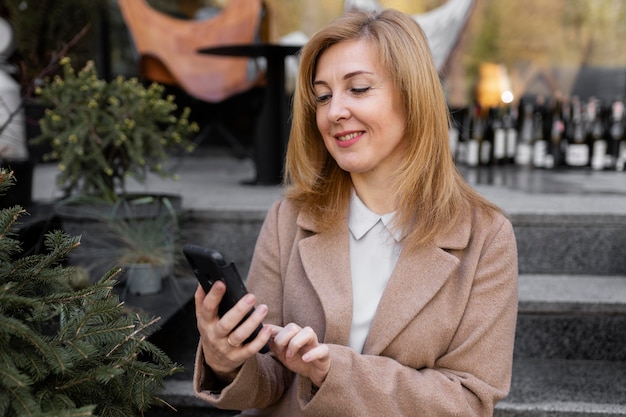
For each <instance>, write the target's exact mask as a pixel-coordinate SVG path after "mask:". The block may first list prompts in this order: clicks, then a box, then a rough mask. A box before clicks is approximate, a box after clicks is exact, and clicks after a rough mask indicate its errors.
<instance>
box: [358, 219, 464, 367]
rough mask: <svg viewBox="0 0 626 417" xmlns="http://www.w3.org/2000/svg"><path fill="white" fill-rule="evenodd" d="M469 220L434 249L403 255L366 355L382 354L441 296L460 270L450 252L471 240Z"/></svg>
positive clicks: (441, 239)
mask: <svg viewBox="0 0 626 417" xmlns="http://www.w3.org/2000/svg"><path fill="white" fill-rule="evenodd" d="M470 230H471V225H470V222H469V219H465V220H463V221H461V223H460V224H459V225H457V227H456V228H455V229H454V230H453V231H451V232H450V233H448V234H446V235H442V236H440V237H439V238H438V239H436V240H435V242H434V243H433V244H431V245H424V246H422V247H420V248H419V249H417V250H415V251H414V252H411V253H409V252H407V251H403V252H402V253H401V254H400V257H399V259H398V262H397V264H396V267H395V269H394V271H393V273H392V275H391V277H390V279H389V283H388V284H387V287H386V288H385V291H384V292H383V295H382V298H381V300H380V302H379V304H378V309H377V312H376V315H375V316H374V320H373V322H372V325H371V327H370V332H369V335H368V337H367V340H366V341H365V346H364V347H363V352H364V353H367V354H372V355H378V354H380V353H381V352H382V351H383V350H384V349H385V348H386V347H387V346H388V345H389V344H390V343H391V342H392V341H393V339H395V337H396V336H397V335H398V334H399V333H400V332H401V331H402V330H403V329H404V328H405V327H406V326H407V325H408V323H409V322H411V321H412V320H413V319H414V318H415V316H416V315H417V314H418V313H419V312H420V311H421V310H422V309H423V308H424V306H425V305H426V304H427V303H428V302H429V301H430V300H431V299H432V298H433V297H434V296H435V295H436V294H437V293H438V291H439V290H440V289H441V287H442V286H443V285H444V284H445V283H446V281H448V279H450V277H451V276H452V275H453V272H454V271H455V270H456V269H457V268H458V266H459V259H458V258H457V257H455V256H453V255H451V254H450V253H448V251H447V249H463V248H465V247H466V246H467V244H468V242H469V237H470Z"/></svg>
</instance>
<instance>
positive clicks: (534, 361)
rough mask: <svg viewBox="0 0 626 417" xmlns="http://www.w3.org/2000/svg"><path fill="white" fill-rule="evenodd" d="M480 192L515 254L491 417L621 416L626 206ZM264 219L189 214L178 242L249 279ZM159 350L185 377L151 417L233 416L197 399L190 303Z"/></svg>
mask: <svg viewBox="0 0 626 417" xmlns="http://www.w3.org/2000/svg"><path fill="white" fill-rule="evenodd" d="M554 178H558V176H557V175H555V176H554ZM572 178H573V179H572V181H578V179H577V178H575V177H572ZM620 181H624V178H623V177H621V179H620ZM505 185H506V184H505ZM553 185H554V184H553ZM557 185H558V184H557ZM513 188H514V187H513ZM477 189H478V190H479V191H481V192H482V193H483V194H485V195H486V196H487V198H489V199H491V200H492V201H494V202H496V204H499V205H500V206H501V207H503V208H504V209H505V211H507V213H508V214H509V216H510V218H511V221H512V223H513V226H514V228H515V232H516V237H517V243H518V253H519V270H520V276H519V315H518V324H517V332H516V345H515V354H514V368H513V380H512V386H511V392H510V394H509V396H508V397H507V398H505V399H504V400H503V401H501V402H500V403H499V404H498V405H497V406H496V411H495V416H496V417H592V416H593V417H617V416H626V209H625V208H626V198H625V197H624V196H623V195H616V194H615V193H604V194H603V193H600V194H598V193H585V192H581V193H578V194H565V193H563V194H558V193H557V194H553V193H552V194H548V193H546V194H533V193H527V192H524V191H523V190H522V191H520V190H515V189H512V188H511V187H510V186H509V185H506V187H504V188H502V189H498V187H493V186H490V187H481V186H480V184H477ZM263 216H264V211H263V210H240V211H238V210H228V211H224V210H217V209H216V210H195V211H190V212H189V213H188V214H187V216H186V219H185V224H184V232H183V235H184V236H185V239H186V240H187V241H188V242H196V243H198V242H200V243H202V244H205V245H208V246H216V247H220V248H222V249H223V250H224V251H225V252H226V253H227V254H228V255H229V256H230V257H231V258H233V259H234V260H235V262H236V263H237V264H238V265H239V268H240V272H241V273H242V275H244V276H245V274H246V273H247V270H248V267H249V259H250V257H251V256H252V250H253V248H254V243H255V239H256V235H257V234H258V231H259V228H260V227H261V222H262V219H263ZM159 335H160V337H159ZM156 342H157V344H158V345H160V346H162V347H163V348H164V349H165V350H166V351H167V352H168V353H169V354H170V356H171V357H172V358H173V359H174V360H176V361H177V362H179V363H181V364H183V365H184V366H185V368H186V371H185V372H184V373H183V374H179V375H176V376H175V377H174V378H172V379H171V380H168V381H167V384H166V387H165V391H164V393H163V398H164V399H165V400H166V401H168V402H169V403H170V404H172V405H173V406H175V407H176V408H177V409H178V412H177V413H176V414H173V413H171V411H168V410H166V409H160V408H159V409H153V410H151V411H150V413H148V414H147V415H148V417H160V416H168V415H176V416H182V417H191V416H215V417H225V416H231V415H233V413H232V412H227V411H219V410H215V409H213V408H211V407H209V406H208V405H206V404H205V403H203V402H201V401H198V400H197V399H196V398H195V397H194V396H193V393H192V390H191V380H190V378H191V372H192V365H193V355H194V351H195V348H196V343H197V330H196V329H195V316H194V312H193V304H192V303H190V304H188V305H187V306H185V308H184V309H183V310H181V311H180V312H179V313H178V314H177V315H176V316H175V317H174V318H172V319H171V320H170V321H169V322H168V323H166V324H165V327H164V328H163V331H161V332H160V333H159V334H158V335H157V337H156Z"/></svg>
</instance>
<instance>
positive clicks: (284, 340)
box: [268, 323, 330, 387]
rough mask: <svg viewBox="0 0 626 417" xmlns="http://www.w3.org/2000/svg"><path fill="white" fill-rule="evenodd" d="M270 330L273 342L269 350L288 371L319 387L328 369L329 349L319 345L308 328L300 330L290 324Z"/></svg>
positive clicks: (300, 328) (321, 344)
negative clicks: (307, 379)
mask: <svg viewBox="0 0 626 417" xmlns="http://www.w3.org/2000/svg"><path fill="white" fill-rule="evenodd" d="M268 326H269V327H271V328H272V336H273V341H272V342H270V349H271V350H272V352H274V354H275V355H276V357H278V359H280V361H281V362H282V363H283V365H285V366H286V367H287V368H288V369H289V370H291V371H293V372H295V373H297V374H299V375H302V376H305V377H307V378H309V379H310V380H311V381H312V382H313V384H314V385H316V386H318V387H319V386H320V385H322V383H323V382H324V380H325V379H326V375H328V371H329V369H330V349H329V348H328V345H326V344H323V343H319V341H318V338H317V334H315V332H314V331H313V329H311V328H310V327H305V328H302V327H300V326H298V325H297V324H294V323H290V324H288V325H286V326H285V327H280V326H274V325H268Z"/></svg>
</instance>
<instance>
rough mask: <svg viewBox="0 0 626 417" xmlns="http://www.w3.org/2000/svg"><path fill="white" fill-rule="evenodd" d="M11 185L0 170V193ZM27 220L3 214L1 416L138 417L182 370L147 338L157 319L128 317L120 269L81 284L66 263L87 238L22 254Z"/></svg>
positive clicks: (57, 236)
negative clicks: (20, 223) (19, 224)
mask: <svg viewBox="0 0 626 417" xmlns="http://www.w3.org/2000/svg"><path fill="white" fill-rule="evenodd" d="M13 182H14V179H13V178H12V175H11V174H10V172H9V171H7V170H4V169H3V168H0V194H4V192H5V191H6V189H7V187H8V186H9V185H11V184H12V183H13ZM24 214H25V210H23V209H22V208H21V207H19V206H14V207H11V208H7V209H2V210H0V287H1V288H2V289H3V290H2V291H0V305H2V309H0V329H1V330H0V333H1V334H2V343H0V356H1V357H2V367H0V409H2V410H3V413H2V414H3V415H11V416H13V415H16V416H17V415H20V416H21V415H24V416H26V415H29V416H35V415H37V416H70V415H72V416H77V415H80V416H92V415H97V416H100V417H114V416H120V415H123V416H140V415H145V412H146V410H147V409H149V408H150V407H151V406H153V405H157V404H164V402H163V400H161V399H159V398H158V394H159V392H160V390H161V388H162V387H163V382H164V379H165V378H166V377H168V376H171V375H173V374H175V373H177V372H180V371H181V370H182V368H180V367H179V366H178V365H176V364H175V363H173V362H172V361H171V360H170V358H168V357H167V355H166V354H165V353H164V352H163V351H162V350H160V349H159V348H157V347H156V346H155V345H153V344H152V343H151V342H150V341H149V340H148V339H147V336H148V335H149V334H151V333H152V332H154V331H155V330H156V326H157V324H158V318H153V317H150V316H148V315H146V314H143V313H131V312H129V311H128V310H126V308H125V306H124V304H123V303H120V302H119V299H118V296H117V295H116V294H115V292H114V291H113V286H114V284H115V276H116V274H117V273H118V271H116V270H111V271H110V272H109V273H107V274H106V275H105V276H103V277H102V278H101V279H100V280H99V281H98V282H97V283H95V284H93V285H86V286H85V285H83V286H74V285H73V284H72V283H73V282H75V281H74V272H75V268H73V267H67V266H64V265H63V262H62V261H63V258H64V257H65V256H66V255H67V254H68V253H70V252H71V251H72V250H74V249H75V248H76V247H77V246H78V245H79V244H80V240H79V238H77V237H72V236H69V235H67V234H65V233H63V232H61V231H56V232H51V233H48V234H47V235H46V237H45V243H46V251H45V252H43V253H41V254H36V255H30V256H24V255H23V254H22V252H21V245H20V242H19V241H18V240H16V239H15V234H14V232H13V231H12V229H13V226H14V224H15V222H16V221H17V220H18V219H19V218H20V217H21V216H23V215H24Z"/></svg>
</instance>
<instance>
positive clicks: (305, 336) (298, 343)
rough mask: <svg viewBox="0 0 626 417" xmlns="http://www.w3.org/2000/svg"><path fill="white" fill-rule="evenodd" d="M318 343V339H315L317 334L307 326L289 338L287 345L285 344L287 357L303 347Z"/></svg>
mask: <svg viewBox="0 0 626 417" xmlns="http://www.w3.org/2000/svg"><path fill="white" fill-rule="evenodd" d="M318 344H319V341H318V340H317V334H315V332H314V331H313V329H312V328H310V327H308V326H307V327H305V328H303V329H301V330H300V331H299V332H298V333H297V334H296V335H294V336H293V337H292V338H291V340H290V341H289V345H288V346H287V352H286V355H287V357H292V356H294V355H295V354H296V353H298V352H300V351H301V350H303V349H304V348H312V347H315V346H317V345H318ZM302 353H305V352H302Z"/></svg>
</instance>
